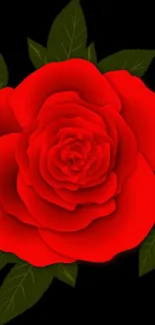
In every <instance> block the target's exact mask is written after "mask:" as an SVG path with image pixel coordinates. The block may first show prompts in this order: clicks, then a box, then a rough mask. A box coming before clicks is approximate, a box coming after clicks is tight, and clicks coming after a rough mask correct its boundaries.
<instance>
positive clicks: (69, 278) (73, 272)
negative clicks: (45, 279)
mask: <svg viewBox="0 0 155 325" xmlns="http://www.w3.org/2000/svg"><path fill="white" fill-rule="evenodd" d="M77 274H78V265H77V264H76V263H72V264H57V266H56V271H55V277H56V278H57V279H59V280H60V281H62V282H65V283H67V284H69V285H70V286H72V287H74V286H75V284H76V279H77Z"/></svg>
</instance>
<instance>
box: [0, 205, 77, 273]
mask: <svg viewBox="0 0 155 325" xmlns="http://www.w3.org/2000/svg"><path fill="white" fill-rule="evenodd" d="M0 225H1V226H0V251H4V252H8V253H13V254H15V255H17V256H18V257H19V258H21V259H22V260H25V261H26V262H28V263H30V264H32V265H34V266H37V267H43V266H47V265H49V264H55V263H72V262H74V260H73V259H71V258H68V257H66V256H63V255H61V254H59V253H57V252H55V251H54V250H52V249H51V248H49V247H48V245H47V244H45V243H44V241H43V240H42V239H41V238H40V235H39V233H38V231H37V229H36V228H34V227H31V226H28V225H24V224H22V223H21V222H20V221H18V220H16V219H15V218H13V217H11V216H10V215H8V214H7V213H5V212H4V211H3V210H2V209H0Z"/></svg>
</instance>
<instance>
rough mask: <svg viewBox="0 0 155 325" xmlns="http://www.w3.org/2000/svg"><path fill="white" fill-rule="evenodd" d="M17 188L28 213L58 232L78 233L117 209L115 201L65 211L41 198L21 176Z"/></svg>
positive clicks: (46, 226) (42, 224) (43, 225)
mask: <svg viewBox="0 0 155 325" xmlns="http://www.w3.org/2000/svg"><path fill="white" fill-rule="evenodd" d="M17 187H18V191H19V193H20V197H21V198H22V200H23V202H24V203H25V205H26V207H27V209H28V211H30V213H31V214H32V215H34V218H35V219H37V220H38V221H39V223H40V224H41V226H42V227H45V228H48V229H53V230H56V231H65V232H66V231H67V232H70V231H77V230H79V229H82V228H85V227H86V226H87V225H88V224H90V223H91V222H92V221H93V220H95V219H97V218H102V217H104V216H107V215H108V214H110V213H112V212H113V211H114V209H115V201H114V200H109V201H108V202H107V203H105V204H103V205H97V204H89V205H86V206H78V207H77V208H76V209H75V210H74V211H69V210H66V209H63V208H61V207H58V206H57V205H55V204H52V203H49V202H47V201H45V200H43V199H42V198H41V197H39V196H38V195H37V194H36V193H35V191H34V190H33V188H32V187H30V186H26V184H25V183H24V181H23V179H22V178H21V176H20V175H19V177H18V184H17Z"/></svg>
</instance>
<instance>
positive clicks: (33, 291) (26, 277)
mask: <svg viewBox="0 0 155 325" xmlns="http://www.w3.org/2000/svg"><path fill="white" fill-rule="evenodd" d="M53 277H54V267H52V266H49V267H46V268H37V267H33V266H32V265H30V264H27V263H20V264H18V265H15V266H14V267H13V268H12V269H11V271H10V273H9V274H8V275H7V277H6V278H5V280H4V282H3V283H2V286H1V287H0V325H2V324H5V323H7V322H8V321H10V320H11V319H13V318H14V317H16V316H18V315H20V314H21V313H23V312H24V311H26V310H27V309H29V308H30V307H32V306H33V305H34V304H36V303H37V301H38V300H39V299H40V298H41V296H42V295H43V294H44V292H45V291H46V290H47V288H48V287H49V285H50V284H51V282H52V280H53Z"/></svg>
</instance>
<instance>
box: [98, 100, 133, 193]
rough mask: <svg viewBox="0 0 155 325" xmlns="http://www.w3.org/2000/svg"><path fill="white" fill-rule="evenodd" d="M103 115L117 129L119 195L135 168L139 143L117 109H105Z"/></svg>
mask: <svg viewBox="0 0 155 325" xmlns="http://www.w3.org/2000/svg"><path fill="white" fill-rule="evenodd" d="M103 114H104V119H105V120H106V122H107V121H109V124H110V123H111V122H112V121H113V122H114V123H115V126H116V129H117V134H118V144H117V152H116V160H115V165H114V171H115V173H116V175H117V178H118V187H117V193H119V192H120V190H121V187H122V185H123V183H124V180H125V179H126V177H128V176H129V175H130V173H131V172H132V171H133V169H134V167H135V161H136V158H137V142H136V138H135V136H134V134H133V132H132V130H131V129H130V128H129V127H128V125H127V124H126V122H125V121H124V120H123V118H122V116H121V115H120V114H119V113H118V112H117V111H116V110H115V109H112V107H111V106H108V107H104V110H103Z"/></svg>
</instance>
